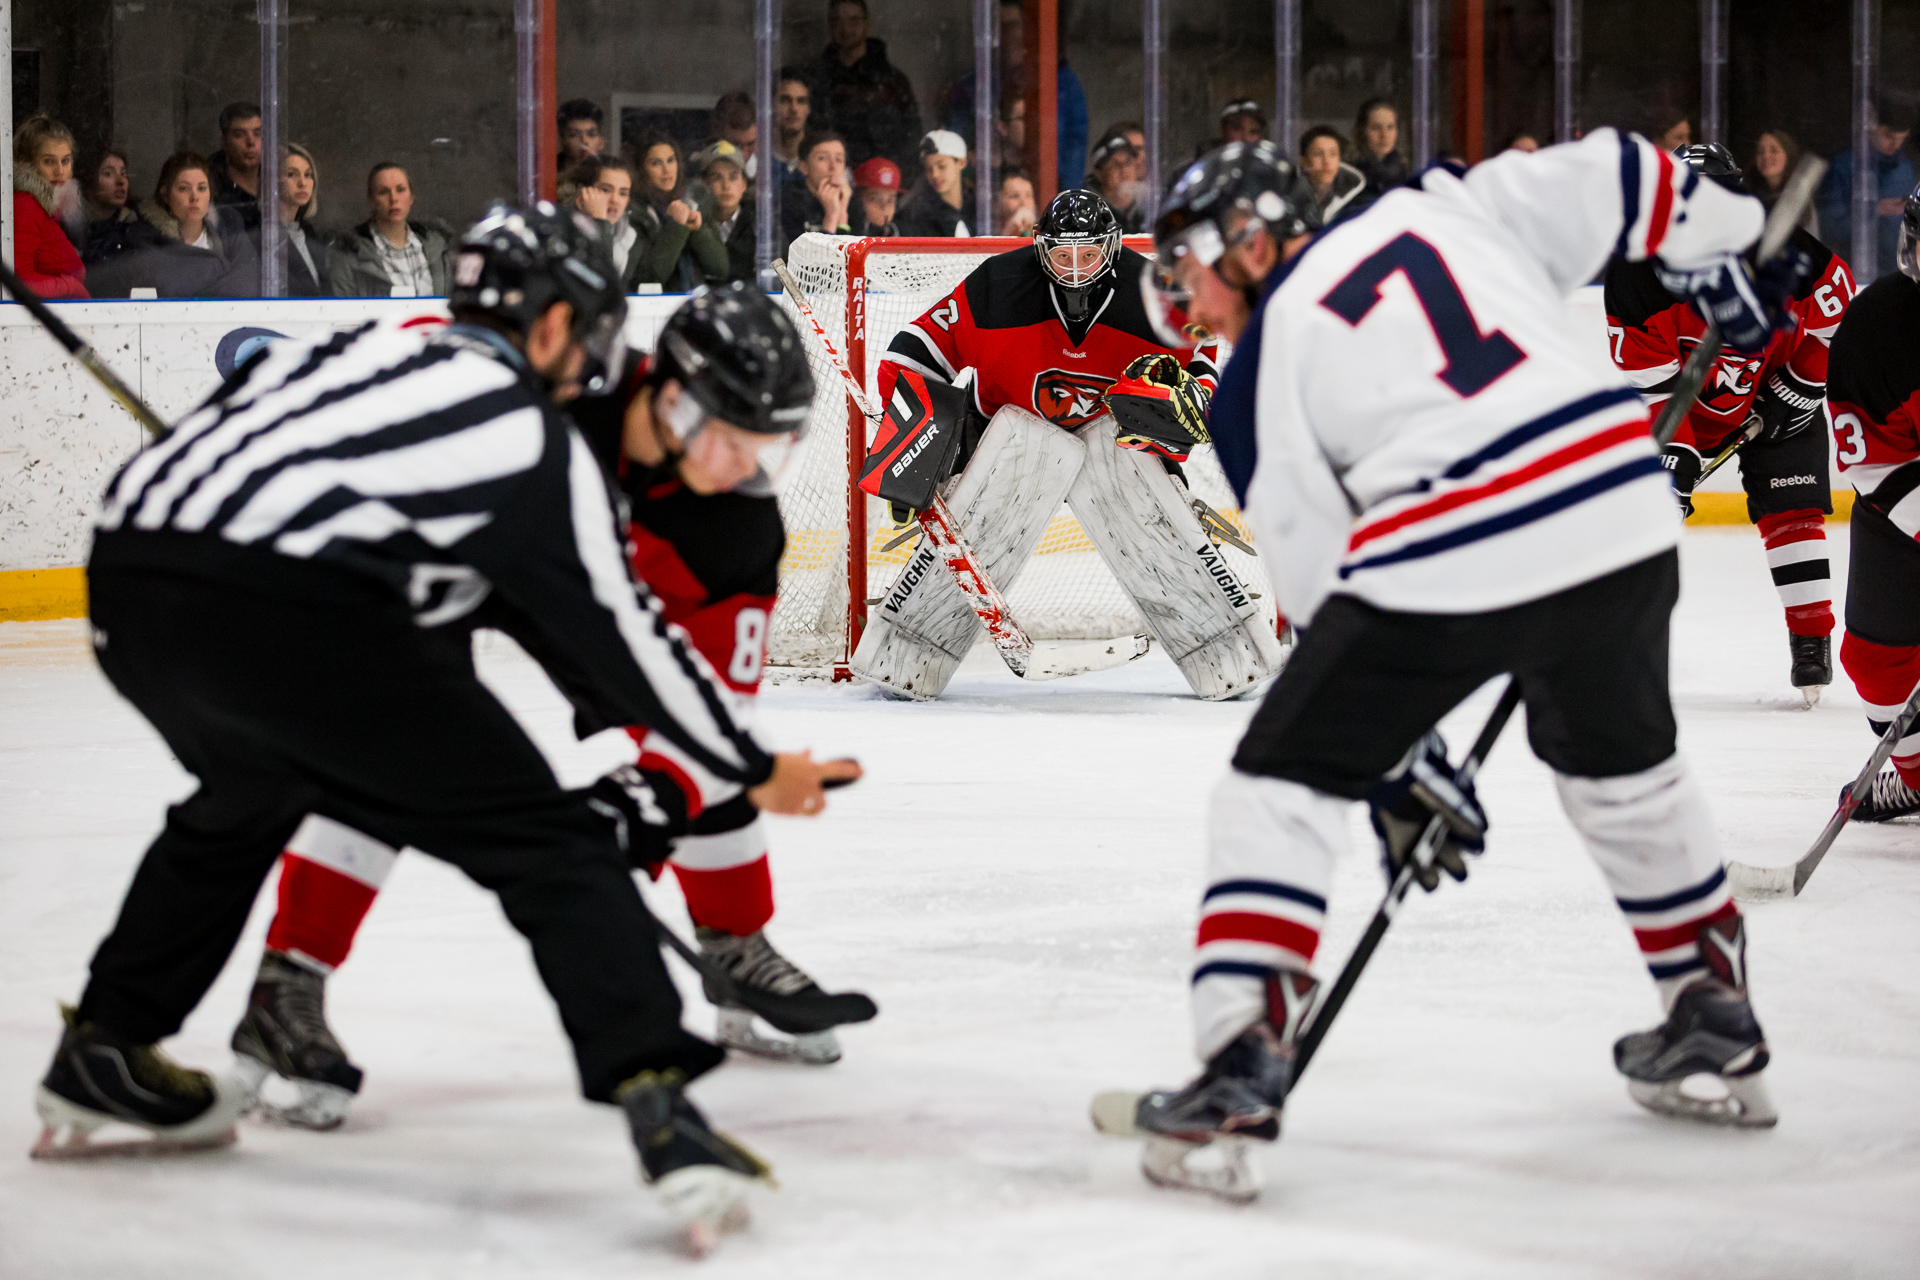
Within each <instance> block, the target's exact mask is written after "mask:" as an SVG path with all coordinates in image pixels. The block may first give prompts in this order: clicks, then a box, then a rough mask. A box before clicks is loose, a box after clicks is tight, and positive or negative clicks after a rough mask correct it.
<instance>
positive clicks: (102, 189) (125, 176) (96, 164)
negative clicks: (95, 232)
mask: <svg viewBox="0 0 1920 1280" xmlns="http://www.w3.org/2000/svg"><path fill="white" fill-rule="evenodd" d="M80 202H81V208H82V209H83V210H84V211H85V213H86V217H87V229H88V233H89V235H91V233H92V229H93V224H94V223H97V222H108V223H122V224H128V223H134V222H138V221H140V215H139V214H137V213H135V212H134V211H133V171H132V162H131V161H130V160H128V159H127V153H126V152H125V151H122V150H121V149H120V148H119V147H108V148H107V149H106V150H105V151H102V152H101V153H100V155H99V158H98V159H96V160H94V161H93V163H92V164H91V165H89V166H87V168H86V169H85V170H84V171H83V172H82V173H81V175H80Z"/></svg>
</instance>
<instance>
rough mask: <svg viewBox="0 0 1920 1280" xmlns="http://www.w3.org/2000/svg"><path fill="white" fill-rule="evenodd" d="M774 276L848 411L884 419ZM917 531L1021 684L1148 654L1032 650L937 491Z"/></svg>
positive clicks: (1118, 647) (1136, 644)
mask: <svg viewBox="0 0 1920 1280" xmlns="http://www.w3.org/2000/svg"><path fill="white" fill-rule="evenodd" d="M772 266H773V273H774V275H776V276H778V277H779V279H780V283H781V284H782V285H784V286H785V287H786V290H787V300H788V301H790V302H792V303H793V307H794V310H796V311H798V312H799V313H800V314H801V316H803V317H804V318H805V319H806V322H807V325H808V327H810V328H811V329H812V330H813V336H814V337H815V338H816V339H817V340H818V341H819V343H820V346H821V347H822V348H823V349H824V350H825V351H826V353H827V359H828V360H829V361H830V362H831V363H832V365H833V367H834V370H835V372H837V373H838V374H839V375H840V381H841V383H842V384H843V385H844V386H845V388H846V392H847V397H848V398H849V399H850V400H851V401H852V402H853V407H854V408H855V409H857V410H859V412H860V414H861V416H862V417H864V418H866V419H867V421H868V422H874V423H877V422H879V421H880V419H881V418H882V417H883V416H884V415H883V414H882V413H881V412H880V411H878V410H876V409H875V408H874V407H873V404H872V402H871V401H870V400H868V399H867V392H866V388H864V387H862V386H861V385H860V381H859V379H857V378H855V377H854V376H853V370H852V369H851V368H849V367H848V365H847V361H846V357H844V356H842V355H841V354H840V349H839V348H838V347H836V346H835V345H834V342H833V339H832V338H830V337H828V336H827V330H826V327H825V326H824V325H822V324H821V323H820V318H819V317H818V316H816V315H815V314H814V311H813V305H812V304H811V303H809V302H808V301H807V297H806V294H805V293H804V292H802V290H801V288H800V286H799V284H798V283H797V282H796V281H795V280H794V278H793V276H792V274H791V273H789V272H788V270H787V264H786V262H785V260H784V259H780V258H775V259H774V260H773V263H772ZM919 521H920V527H921V529H923V530H924V531H925V533H926V538H927V542H928V544H929V545H931V546H932V548H933V552H934V555H935V556H936V557H937V558H938V559H939V560H940V562H941V563H943V564H945V565H946V567H947V572H948V573H949V574H950V575H951V576H952V578H953V582H954V585H955V586H957V587H959V588H960V594H961V595H962V596H963V597H965V599H966V602H967V607H968V608H970V609H972V610H973V612H974V616H976V617H978V618H979V619H980V621H981V623H982V624H983V625H984V626H985V627H986V629H987V636H988V638H989V639H991V640H992V641H993V647H994V650H995V651H996V652H997V653H999V655H1000V660H1001V661H1002V662H1005V663H1006V664H1007V670H1009V671H1011V672H1013V674H1015V675H1016V676H1019V677H1020V678H1021V679H1023V680H1053V679H1057V678H1058V677H1060V676H1073V675H1084V674H1086V673H1088V672H1092V671H1104V670H1106V669H1108V668H1110V667H1118V666H1123V665H1124V664H1126V663H1129V662H1132V661H1133V660H1134V659H1135V658H1138V657H1140V656H1141V655H1143V654H1144V653H1146V651H1147V640H1146V637H1145V636H1133V637H1129V638H1127V639H1124V640H1123V639H1114V640H1096V641H1092V642H1090V643H1086V644H1067V645H1049V646H1047V647H1046V648H1045V649H1044V650H1041V649H1037V648H1036V646H1035V645H1034V643H1033V639H1032V637H1030V636H1029V635H1028V634H1027V632H1026V629H1025V628H1024V627H1022V626H1021V625H1020V623H1019V621H1018V620H1017V619H1015V617H1014V616H1013V609H1012V608H1011V607H1010V606H1009V605H1008V604H1007V598H1006V596H1004V595H1002V594H1001V592H1000V588H998V587H997V586H995V585H994V583H993V579H992V578H990V577H988V576H987V573H986V571H985V570H984V569H982V568H981V567H980V561H979V558H978V557H977V556H975V555H974V553H973V548H972V547H971V546H969V545H968V544H967V540H966V537H965V536H964V535H963V534H962V533H961V532H960V522H959V521H958V520H956V519H955V518H954V515H953V512H952V511H950V510H948V508H947V503H946V499H944V498H942V497H941V496H940V495H939V494H938V493H937V492H936V493H935V494H934V495H933V502H932V503H931V504H930V505H929V506H928V507H927V509H926V510H924V511H922V512H920V513H919ZM847 553H848V554H849V555H857V554H860V553H861V552H860V549H859V548H855V547H849V548H848V549H847Z"/></svg>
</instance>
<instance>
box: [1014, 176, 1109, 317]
mask: <svg viewBox="0 0 1920 1280" xmlns="http://www.w3.org/2000/svg"><path fill="white" fill-rule="evenodd" d="M1033 251H1034V252H1035V253H1037V254H1039V255H1040V266H1041V267H1042V268H1043V269H1044V270H1045V271H1046V273H1047V276H1048V278H1049V279H1051V280H1052V281H1053V283H1054V284H1055V285H1057V286H1059V287H1060V288H1061V289H1062V290H1064V291H1065V292H1066V295H1067V296H1066V299H1064V300H1063V305H1066V306H1068V307H1069V308H1071V307H1072V305H1073V304H1074V302H1076V301H1077V302H1079V303H1080V305H1081V306H1084V305H1085V304H1084V299H1085V295H1086V291H1087V290H1088V289H1091V288H1092V287H1093V286H1094V285H1095V284H1097V283H1099V282H1100V280H1101V279H1102V278H1103V277H1105V276H1106V275H1107V274H1108V273H1110V272H1111V271H1112V270H1113V268H1114V263H1116V262H1118V261H1119V259H1120V219H1118V218H1116V217H1114V215H1113V209H1112V208H1111V207H1110V206H1109V205H1108V204H1107V202H1106V201H1105V200H1102V199H1101V198H1100V197H1099V196H1097V195H1095V194H1094V193H1093V192H1091V191H1080V190H1073V191H1062V192H1061V193H1060V194H1059V195H1057V196H1055V197H1054V198H1053V202H1052V203H1051V204H1049V205H1048V206H1047V211H1046V212H1045V213H1044V214H1042V215H1041V216H1040V221H1039V222H1038V223H1036V224H1035V225H1034V228H1033Z"/></svg>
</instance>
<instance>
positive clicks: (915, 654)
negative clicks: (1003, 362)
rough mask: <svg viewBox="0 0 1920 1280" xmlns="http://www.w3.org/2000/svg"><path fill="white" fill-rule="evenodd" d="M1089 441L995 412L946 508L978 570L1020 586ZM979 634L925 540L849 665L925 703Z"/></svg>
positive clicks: (1007, 586)
mask: <svg viewBox="0 0 1920 1280" xmlns="http://www.w3.org/2000/svg"><path fill="white" fill-rule="evenodd" d="M1086 455H1087V447H1086V445H1085V444H1084V443H1082V442H1081V441H1080V440H1079V439H1077V438H1075V437H1074V436H1073V435H1072V434H1070V433H1068V432H1066V431H1062V430H1061V429H1060V428H1059V427H1056V426H1054V425H1052V424H1051V423H1049V422H1047V421H1045V420H1044V419H1042V418H1040V417H1039V416H1038V415H1036V414H1034V413H1032V412H1030V411H1028V410H1025V409H1021V408H1018V407H1016V406H1014V405H1007V406H1006V407H1004V408H1002V409H1001V410H1000V411H999V412H998V413H996V414H994V415H993V421H992V422H990V423H989V424H988V425H987V430H986V432H985V434H983V435H982V436H981V437H980V446H979V448H978V449H976V450H975V451H974V454H973V457H972V459H971V460H970V461H969V462H968V463H967V469H966V470H965V471H963V472H962V473H961V474H960V479H959V481H958V482H957V483H956V484H955V486H954V489H953V492H952V493H951V494H949V495H948V497H947V505H948V507H949V508H951V509H952V511H953V514H954V518H955V519H956V520H958V521H959V522H960V532H961V535H962V536H963V537H965V538H966V540H967V542H968V544H969V545H970V546H971V547H972V548H973V551H974V554H975V555H976V556H977V557H978V558H979V561H980V567H981V569H983V570H984V571H985V572H986V574H987V576H988V577H989V578H991V579H993V583H994V585H995V586H997V587H999V588H1000V590H1001V591H1002V592H1005V591H1009V590H1011V589H1012V587H1013V584H1014V581H1015V580H1016V579H1017V578H1018V577H1019V576H1020V570H1021V569H1022V568H1024V567H1025V566H1026V563H1027V561H1028V559H1030V558H1031V557H1032V555H1033V549H1034V547H1035V546H1036V545H1038V544H1039V541H1040V535H1041V534H1043V533H1045V532H1046V529H1047V522H1048V521H1050V520H1051V519H1053V513H1054V512H1055V511H1057V510H1058V509H1059V507H1060V503H1061V501H1062V500H1063V499H1065V498H1066V496H1067V490H1068V489H1069V488H1070V487H1071V486H1072V484H1073V482H1074V477H1075V476H1076V475H1078V474H1079V472H1080V470H1081V467H1082V464H1083V463H1084V462H1085V459H1086ZM979 634H980V619H979V618H978V617H977V616H975V614H974V612H973V610H972V608H971V607H970V606H969V605H968V604H967V599H966V597H965V596H964V595H962V594H961V592H960V588H959V587H957V586H956V585H954V581H953V578H952V576H951V575H950V574H948V572H947V570H946V569H945V568H944V567H943V566H942V565H941V564H940V562H939V559H938V557H937V556H936V555H935V554H934V550H933V547H932V546H930V545H929V544H928V543H927V542H926V541H925V540H924V539H923V540H922V541H921V543H920V546H919V548H918V549H917V550H916V551H915V552H914V553H913V555H912V556H911V557H909V558H908V560H907V563H906V565H905V566H904V567H903V568H902V569H901V570H900V574H899V576H898V577H896V578H895V579H894V580H893V583H892V584H891V585H890V586H889V587H888V588H887V591H886V594H885V595H883V596H882V597H881V598H880V603H879V604H877V605H875V606H874V607H873V609H872V611H871V612H870V613H869V614H868V615H867V626H866V630H865V631H864V632H863V633H862V634H861V636H860V645H859V647H858V648H857V649H856V650H855V651H854V655H853V661H852V662H851V663H849V664H848V665H849V667H850V668H851V670H852V671H853V674H854V675H856V676H858V677H859V678H860V679H862V680H865V681H868V682H869V683H871V684H876V685H878V686H880V687H881V688H882V689H885V690H887V691H888V692H890V693H895V694H899V695H901V696H903V697H908V698H914V699H917V700H921V701H927V700H931V699H933V698H937V697H939V696H940V694H941V691H942V690H944V689H945V688H946V687H947V682H948V681H950V680H952V679H953V673H954V672H955V671H956V670H958V669H959V666H960V662H961V660H962V659H964V658H965V657H966V656H967V651H968V650H969V649H971V648H972V647H973V643H974V641H975V640H976V639H977V638H978V637H979Z"/></svg>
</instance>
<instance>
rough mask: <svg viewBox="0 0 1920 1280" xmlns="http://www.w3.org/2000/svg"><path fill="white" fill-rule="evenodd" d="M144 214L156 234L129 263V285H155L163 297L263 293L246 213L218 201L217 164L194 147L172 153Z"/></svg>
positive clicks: (145, 202) (144, 204)
mask: <svg viewBox="0 0 1920 1280" xmlns="http://www.w3.org/2000/svg"><path fill="white" fill-rule="evenodd" d="M140 216H141V217H142V218H144V219H146V221H147V224H148V225H149V226H150V227H151V228H152V235H151V236H150V238H149V241H148V243H147V244H146V245H145V246H143V247H142V248H141V249H140V250H139V251H138V252H136V253H135V254H133V255H131V256H132V257H133V259H134V260H133V261H132V262H129V263H126V264H124V265H125V270H126V275H127V278H128V280H129V281H130V282H131V283H130V287H142V286H144V287H147V288H151V289H153V290H155V291H156V292H157V293H158V294H159V295H160V296H161V297H163V298H251V297H256V296H258V294H259V292H260V259H259V257H258V256H257V255H256V254H255V253H254V249H253V241H252V240H251V239H250V238H249V237H248V235H247V227H246V220H245V216H244V215H243V214H242V213H241V211H240V210H239V209H238V208H236V207H234V206H233V205H217V204H215V203H214V202H213V165H212V164H211V163H210V162H208V160H207V159H206V157H204V156H202V155H199V154H198V153H196V152H192V151H177V152H175V153H174V154H173V155H171V156H168V157H167V162H166V163H165V164H163V165H161V166H160V180H159V181H158V182H157V183H155V184H154V189H153V199H151V200H143V201H142V202H141V204H140Z"/></svg>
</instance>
